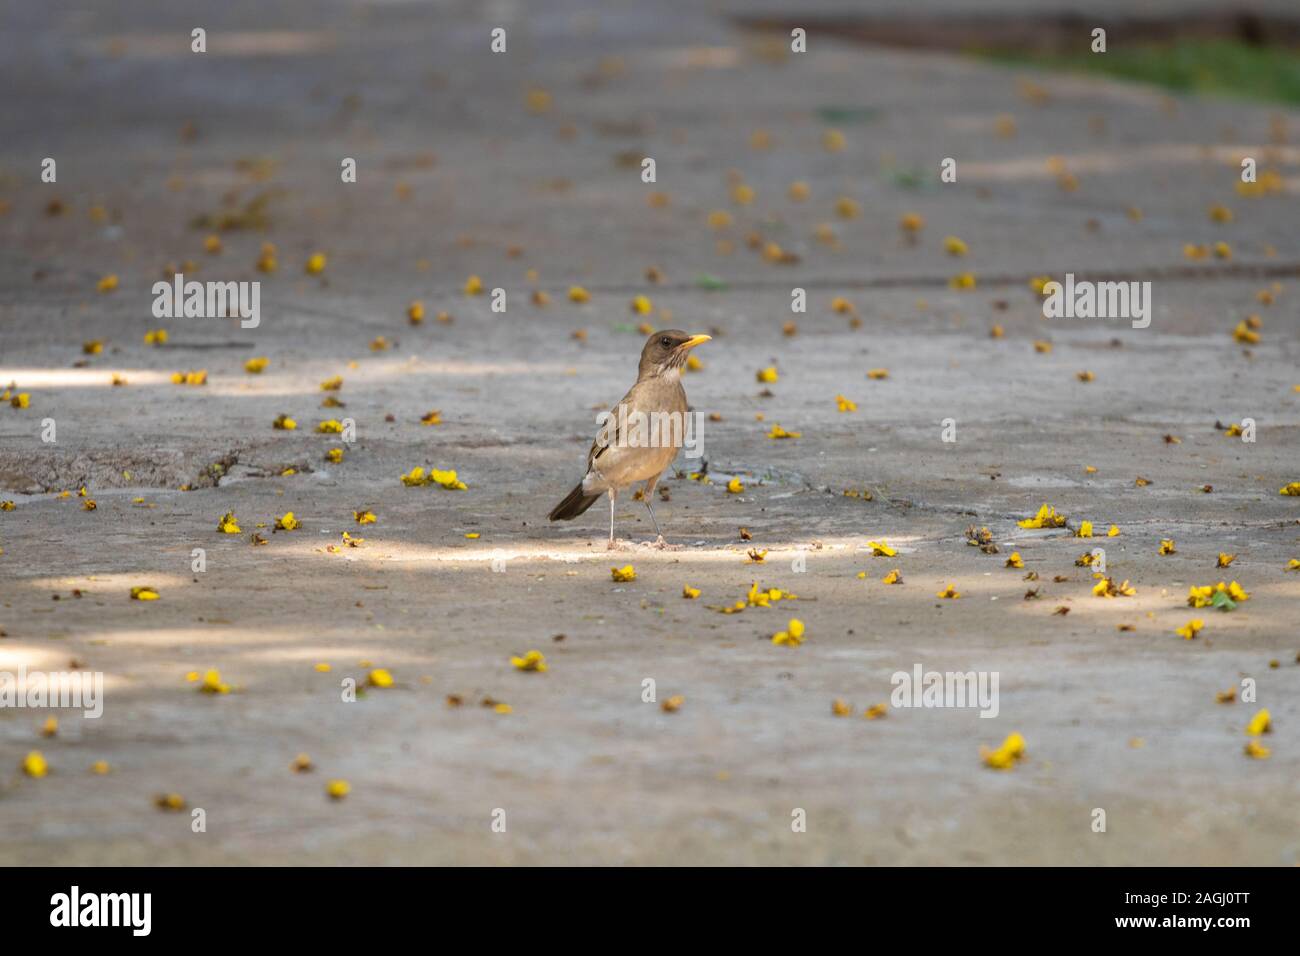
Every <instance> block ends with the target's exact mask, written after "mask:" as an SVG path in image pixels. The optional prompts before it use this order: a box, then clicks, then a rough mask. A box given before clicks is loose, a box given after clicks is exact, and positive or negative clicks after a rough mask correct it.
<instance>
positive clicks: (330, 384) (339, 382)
mask: <svg viewBox="0 0 1300 956" xmlns="http://www.w3.org/2000/svg"><path fill="white" fill-rule="evenodd" d="M342 387H343V376H342V375H335V376H334V377H333V378H327V379H325V381H323V382H321V383H320V390H321V391H322V392H337V391H338V390H339V389H340V388H342Z"/></svg>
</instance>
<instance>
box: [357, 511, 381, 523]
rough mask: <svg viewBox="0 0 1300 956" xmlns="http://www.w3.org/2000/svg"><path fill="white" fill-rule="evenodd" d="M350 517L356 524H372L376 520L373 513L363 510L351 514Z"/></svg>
mask: <svg viewBox="0 0 1300 956" xmlns="http://www.w3.org/2000/svg"><path fill="white" fill-rule="evenodd" d="M352 517H353V519H354V520H355V521H356V523H357V524H374V523H375V520H376V519H375V513H374V512H373V511H368V510H365V509H362V510H361V511H354V512H352Z"/></svg>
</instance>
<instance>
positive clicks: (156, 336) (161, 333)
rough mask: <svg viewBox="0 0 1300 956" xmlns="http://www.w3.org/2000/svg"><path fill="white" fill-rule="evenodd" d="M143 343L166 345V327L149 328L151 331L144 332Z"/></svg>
mask: <svg viewBox="0 0 1300 956" xmlns="http://www.w3.org/2000/svg"><path fill="white" fill-rule="evenodd" d="M144 344H145V345H166V344H167V330H166V329H153V330H151V331H149V332H146V333H145V334H144Z"/></svg>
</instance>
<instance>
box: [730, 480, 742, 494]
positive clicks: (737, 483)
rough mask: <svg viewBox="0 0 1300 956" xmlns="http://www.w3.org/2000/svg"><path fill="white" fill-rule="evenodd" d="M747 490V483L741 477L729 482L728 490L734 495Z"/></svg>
mask: <svg viewBox="0 0 1300 956" xmlns="http://www.w3.org/2000/svg"><path fill="white" fill-rule="evenodd" d="M744 490H745V484H744V482H742V481H741V480H740V479H739V478H732V479H731V480H730V481H729V482H727V491H729V492H731V493H732V494H733V495H738V494H740V493H741V492H742V491H744Z"/></svg>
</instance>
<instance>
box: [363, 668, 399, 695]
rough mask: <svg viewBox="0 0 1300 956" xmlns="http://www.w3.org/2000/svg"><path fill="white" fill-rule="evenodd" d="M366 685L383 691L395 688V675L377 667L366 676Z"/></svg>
mask: <svg viewBox="0 0 1300 956" xmlns="http://www.w3.org/2000/svg"><path fill="white" fill-rule="evenodd" d="M366 684H367V685H368V686H370V687H377V688H379V689H380V690H383V689H384V688H386V687H392V686H393V675H392V674H390V673H389V672H388V671H386V670H385V669H384V668H382V667H376V668H375V669H374V670H372V671H371V672H370V673H369V674H367V675H366Z"/></svg>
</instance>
